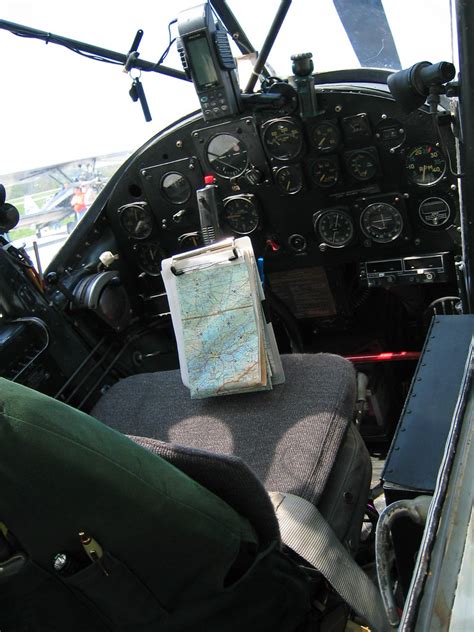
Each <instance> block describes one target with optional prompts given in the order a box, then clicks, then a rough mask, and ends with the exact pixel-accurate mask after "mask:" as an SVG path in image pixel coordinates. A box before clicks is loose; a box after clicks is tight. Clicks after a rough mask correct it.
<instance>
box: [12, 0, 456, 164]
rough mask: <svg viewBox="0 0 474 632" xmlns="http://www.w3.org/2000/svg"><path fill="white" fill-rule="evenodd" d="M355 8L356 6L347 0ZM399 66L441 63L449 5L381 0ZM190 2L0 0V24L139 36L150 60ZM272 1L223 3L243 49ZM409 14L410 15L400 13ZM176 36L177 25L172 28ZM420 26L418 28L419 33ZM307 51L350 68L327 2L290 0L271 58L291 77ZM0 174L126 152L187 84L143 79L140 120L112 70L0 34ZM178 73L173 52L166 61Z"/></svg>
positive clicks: (119, 43) (323, 64)
mask: <svg viewBox="0 0 474 632" xmlns="http://www.w3.org/2000/svg"><path fill="white" fill-rule="evenodd" d="M354 2H357V0H354ZM383 2H384V7H385V11H386V13H387V16H388V18H389V21H390V23H391V26H392V31H393V33H394V37H395V40H396V42H397V46H398V51H399V55H400V58H401V61H402V65H403V66H404V67H406V66H409V65H411V64H413V63H415V62H416V61H420V60H424V59H428V60H430V61H433V62H435V61H440V60H441V59H448V60H450V59H451V58H452V57H451V41H450V38H449V30H450V24H449V19H450V14H449V0H383ZM196 3H197V1H196V0H194V1H193V0H173V2H163V1H159V0H153V1H152V0H133V2H129V1H128V0H127V1H125V0H81V1H80V2H75V1H74V0H69V1H66V0H2V2H1V5H0V18H1V19H4V20H9V21H11V22H16V23H19V24H23V25H26V26H30V27H33V28H37V29H41V30H44V31H48V32H51V33H55V34H59V35H64V36H67V37H71V38H74V39H77V40H80V41H84V42H87V43H91V44H96V45H98V46H101V47H104V48H109V49H112V50H115V51H118V52H122V53H126V52H127V51H128V50H129V48H130V45H131V42H132V40H133V38H134V35H135V33H136V31H137V30H138V29H140V28H141V29H143V30H144V36H143V39H142V43H141V46H140V57H141V58H143V59H147V60H149V61H156V60H157V59H158V58H159V57H160V55H161V53H162V52H163V51H164V49H165V48H166V46H167V43H168V29H167V25H168V23H169V22H170V21H171V20H173V19H174V18H176V17H177V14H178V12H179V11H181V10H183V9H185V8H187V7H189V6H192V5H194V4H196ZM279 4H280V2H279V0H260V1H259V2H258V3H257V2H255V0H229V5H230V6H231V8H232V9H233V11H234V12H235V14H236V15H237V16H238V17H239V20H240V22H241V24H242V26H243V27H244V28H245V30H246V31H247V34H248V35H249V37H250V40H251V42H252V44H253V45H254V46H255V47H256V48H257V49H258V48H260V47H261V45H262V43H263V41H264V37H265V34H266V32H267V30H268V27H269V24H270V21H271V16H273V15H274V13H275V10H276V8H277V7H278V6H279ZM407 16H409V19H408V17H407ZM172 28H173V29H174V30H173V33H175V32H176V31H175V29H176V27H175V26H174V27H172ZM423 29H424V30H423ZM308 50H310V51H312V52H313V54H314V62H315V67H316V70H317V71H318V70H319V71H324V70H329V69H331V68H334V69H336V68H348V67H356V66H358V63H357V59H356V57H355V55H354V53H353V51H352V48H351V46H350V43H349V41H348V39H347V37H346V35H345V33H344V30H343V28H342V25H341V23H340V21H339V18H338V16H337V13H336V12H335V10H334V6H333V3H332V0H293V3H292V6H291V8H290V11H289V13H288V16H287V19H286V21H285V24H284V25H283V28H282V30H281V33H280V36H279V38H278V40H277V44H276V46H275V49H274V51H273V52H272V56H271V57H270V62H271V63H272V65H273V67H274V68H275V69H276V71H277V72H278V73H279V74H280V75H282V74H283V75H288V74H290V72H291V61H290V56H291V55H292V54H294V53H297V52H306V51H308ZM0 55H1V59H2V64H1V70H0V73H1V85H2V89H1V93H0V94H1V106H0V142H1V147H2V151H1V152H0V174H8V173H12V172H15V171H19V170H26V169H33V168H36V167H39V166H45V165H48V164H54V163H58V162H63V161H67V160H75V159H80V158H86V157H91V156H94V155H101V154H107V153H114V152H118V151H132V150H135V149H136V148H137V147H139V146H140V145H141V144H142V143H143V142H145V141H146V140H147V139H148V138H150V137H151V136H153V135H154V134H155V133H156V132H158V131H159V130H160V129H162V128H163V127H165V126H166V125H167V124H169V123H171V122H172V121H173V120H175V119H177V118H178V117H180V116H182V115H184V114H186V113H188V112H190V111H193V110H195V109H197V108H198V101H197V97H196V94H195V92H194V89H193V87H192V85H191V84H189V83H187V82H183V81H179V80H176V79H173V78H168V77H164V76H162V75H157V74H152V73H143V75H142V77H141V80H142V84H143V86H144V88H145V92H146V96H147V99H148V102H149V105H150V109H151V113H152V116H153V121H152V122H151V123H145V121H144V118H143V114H142V111H141V108H140V106H139V105H138V104H137V103H133V102H132V100H131V99H130V97H129V94H128V91H129V89H130V86H131V82H132V80H131V78H130V77H129V76H128V75H127V74H126V73H123V72H122V69H121V67H120V66H114V65H110V64H103V63H98V62H95V61H91V60H89V59H85V58H84V57H81V56H79V55H76V54H74V53H72V52H70V51H68V50H66V49H64V48H62V47H59V46H56V45H53V44H48V45H46V44H45V43H44V42H41V41H39V40H34V39H25V38H20V37H17V36H15V35H13V34H11V33H9V32H7V31H3V30H0ZM165 63H167V64H169V65H173V66H175V67H176V68H180V62H179V59H178V56H177V53H176V51H175V49H174V48H173V50H172V52H171V53H170V55H169V59H168V60H167V61H166V62H165Z"/></svg>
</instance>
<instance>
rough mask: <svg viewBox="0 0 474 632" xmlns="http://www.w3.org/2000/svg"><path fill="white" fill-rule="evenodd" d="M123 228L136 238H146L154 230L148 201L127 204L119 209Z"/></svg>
mask: <svg viewBox="0 0 474 632" xmlns="http://www.w3.org/2000/svg"><path fill="white" fill-rule="evenodd" d="M119 213H120V224H121V225H122V228H123V229H124V230H125V231H126V232H127V233H128V234H129V235H130V237H133V238H134V239H146V238H147V237H149V236H150V235H151V231H152V230H153V217H152V215H151V211H150V209H149V208H148V205H147V204H146V202H134V203H132V204H126V205H125V206H122V207H121V208H120V209H119Z"/></svg>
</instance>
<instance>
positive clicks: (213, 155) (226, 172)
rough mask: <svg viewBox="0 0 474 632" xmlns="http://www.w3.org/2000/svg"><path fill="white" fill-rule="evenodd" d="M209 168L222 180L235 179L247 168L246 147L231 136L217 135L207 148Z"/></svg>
mask: <svg viewBox="0 0 474 632" xmlns="http://www.w3.org/2000/svg"><path fill="white" fill-rule="evenodd" d="M207 161H208V162H209V166H210V167H211V169H213V170H214V171H215V172H216V173H217V174H218V175H219V176H222V177H223V178H236V177H237V176H240V175H242V173H243V172H244V171H245V169H246V168H247V164H248V155H247V147H246V146H245V143H243V142H242V141H241V140H240V139H239V138H237V137H236V136H233V135H232V134H217V135H216V136H214V138H212V139H211V140H210V142H209V144H208V146H207Z"/></svg>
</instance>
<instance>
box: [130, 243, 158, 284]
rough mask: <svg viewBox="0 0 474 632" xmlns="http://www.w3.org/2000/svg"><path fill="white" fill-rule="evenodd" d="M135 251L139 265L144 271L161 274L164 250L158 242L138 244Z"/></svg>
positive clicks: (154, 274) (152, 274) (153, 274)
mask: <svg viewBox="0 0 474 632" xmlns="http://www.w3.org/2000/svg"><path fill="white" fill-rule="evenodd" d="M134 252H135V255H136V257H137V260H138V265H139V266H140V268H141V269H142V270H143V271H144V272H146V273H147V274H150V275H151V276H159V275H160V274H161V260H162V259H163V251H162V250H161V248H160V246H159V245H158V244H155V243H151V242H150V243H146V244H136V245H135V248H134Z"/></svg>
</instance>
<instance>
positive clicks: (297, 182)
mask: <svg viewBox="0 0 474 632" xmlns="http://www.w3.org/2000/svg"><path fill="white" fill-rule="evenodd" d="M275 180H276V182H277V184H278V186H279V187H280V189H281V190H282V191H283V193H286V194H288V195H291V194H294V193H298V192H299V191H301V188H302V186H303V179H302V177H301V171H300V169H299V168H298V167H295V166H294V165H288V166H286V167H281V168H280V169H278V171H277V172H276V174H275Z"/></svg>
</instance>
